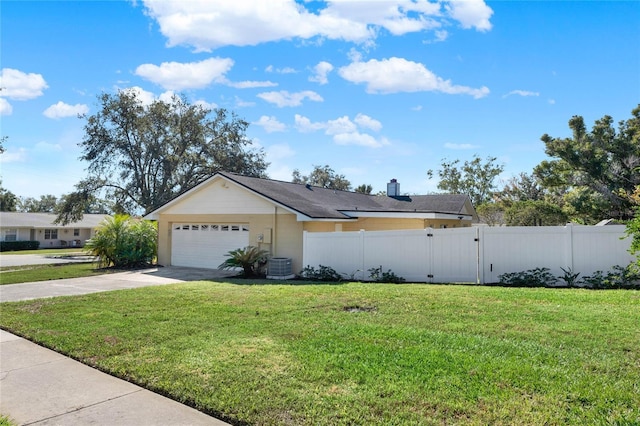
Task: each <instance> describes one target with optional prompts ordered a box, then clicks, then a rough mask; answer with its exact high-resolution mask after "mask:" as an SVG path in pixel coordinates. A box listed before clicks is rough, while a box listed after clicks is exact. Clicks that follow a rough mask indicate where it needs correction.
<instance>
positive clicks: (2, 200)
mask: <svg viewBox="0 0 640 426" xmlns="http://www.w3.org/2000/svg"><path fill="white" fill-rule="evenodd" d="M17 206H18V197H16V196H15V194H14V193H13V192H11V191H9V190H7V189H5V188H4V187H3V186H2V181H0V212H15V211H16V210H17Z"/></svg>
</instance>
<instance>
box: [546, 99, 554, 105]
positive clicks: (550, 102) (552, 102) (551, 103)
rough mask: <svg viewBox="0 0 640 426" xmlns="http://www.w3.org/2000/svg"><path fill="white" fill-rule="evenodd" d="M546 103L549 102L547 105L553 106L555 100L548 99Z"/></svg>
mask: <svg viewBox="0 0 640 426" xmlns="http://www.w3.org/2000/svg"><path fill="white" fill-rule="evenodd" d="M547 102H549V105H555V104H556V100H555V99H549V100H548V101H547Z"/></svg>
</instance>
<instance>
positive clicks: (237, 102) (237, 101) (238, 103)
mask: <svg viewBox="0 0 640 426" xmlns="http://www.w3.org/2000/svg"><path fill="white" fill-rule="evenodd" d="M235 105H236V108H246V107H252V106H255V105H256V103H255V102H252V101H245V100H244V99H242V98H240V97H238V96H236V97H235Z"/></svg>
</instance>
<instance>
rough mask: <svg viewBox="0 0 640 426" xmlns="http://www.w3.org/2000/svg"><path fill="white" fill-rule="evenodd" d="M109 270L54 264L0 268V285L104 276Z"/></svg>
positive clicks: (89, 265)
mask: <svg viewBox="0 0 640 426" xmlns="http://www.w3.org/2000/svg"><path fill="white" fill-rule="evenodd" d="M108 272H109V269H98V268H96V264H95V263H56V264H47V265H24V266H3V267H0V285H5V284H19V283H30V282H36V281H48V280H60V279H63V278H80V277H90V276H93V275H104V274H106V273H108Z"/></svg>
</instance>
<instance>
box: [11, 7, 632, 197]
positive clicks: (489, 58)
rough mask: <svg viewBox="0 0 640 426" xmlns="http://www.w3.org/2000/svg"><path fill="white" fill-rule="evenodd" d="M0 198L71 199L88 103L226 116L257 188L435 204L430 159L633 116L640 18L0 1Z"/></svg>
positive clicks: (588, 13) (537, 155)
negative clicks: (320, 180) (258, 153)
mask: <svg viewBox="0 0 640 426" xmlns="http://www.w3.org/2000/svg"><path fill="white" fill-rule="evenodd" d="M0 16H1V22H0V24H1V34H0V35H1V41H0V43H1V45H0V48H1V53H0V63H1V66H0V68H1V69H2V74H1V77H0V78H1V81H0V87H2V91H0V95H1V97H0V120H1V134H2V136H7V137H8V140H7V141H6V142H5V149H6V152H5V153H4V154H2V155H1V156H0V166H1V179H2V186H3V187H4V188H6V189H8V190H10V191H12V192H13V193H14V194H16V195H18V196H23V197H39V196H40V195H44V194H53V195H56V196H60V195H62V194H64V193H68V192H71V191H72V190H73V186H74V184H75V183H77V182H78V181H79V180H81V179H82V178H83V177H85V175H86V174H85V167H86V163H82V162H80V161H79V160H78V157H79V156H80V155H81V151H80V149H79V147H78V143H79V142H80V141H81V140H82V137H83V124H84V122H83V120H80V119H78V118H77V114H83V113H86V114H92V113H95V112H96V109H97V98H96V96H97V95H99V94H100V93H102V92H108V93H115V92H116V91H117V90H122V89H132V90H137V91H138V92H139V93H140V95H141V96H142V98H143V99H145V100H146V101H148V102H149V101H151V100H152V99H154V98H161V99H164V98H165V97H166V96H168V95H170V94H171V93H173V92H180V93H184V94H185V95H186V97H187V98H188V99H189V100H190V101H191V102H201V103H203V104H205V105H208V106H210V107H221V108H225V109H227V110H229V111H234V112H236V113H237V114H238V115H239V116H240V117H242V118H244V119H245V120H247V121H248V122H250V123H251V125H250V127H249V130H248V136H249V137H250V138H251V139H252V140H253V142H254V144H255V146H256V147H261V148H264V150H265V152H266V153H267V160H268V161H269V162H270V163H271V165H270V167H269V169H268V174H269V175H270V177H271V178H274V179H281V180H291V173H292V171H293V170H294V169H299V170H300V171H301V172H302V173H303V174H304V173H307V172H309V171H311V170H312V168H313V165H325V164H328V165H330V166H331V167H332V168H333V169H334V170H335V171H336V172H338V173H341V174H344V175H345V176H346V177H347V178H348V179H349V180H350V181H351V183H352V184H353V185H354V186H357V185H359V184H363V183H366V184H371V185H372V186H373V188H374V191H375V192H377V191H380V190H384V189H386V183H387V182H388V181H389V180H390V179H391V178H396V179H398V181H399V182H400V183H401V191H402V192H403V193H410V194H424V193H430V192H434V191H437V188H436V185H437V179H434V180H431V181H430V180H428V179H427V170H428V169H438V167H439V165H440V163H441V161H442V159H445V158H446V159H448V160H454V159H460V160H462V161H464V160H469V159H471V158H472V157H473V155H479V156H481V157H483V158H486V157H487V156H494V157H497V158H498V160H497V161H498V162H499V163H500V164H504V166H505V172H504V174H503V175H502V176H501V179H502V180H506V179H508V178H509V177H511V176H513V175H516V174H518V173H519V172H531V170H532V169H533V167H534V166H536V165H537V164H538V163H540V161H542V160H544V159H547V158H548V157H547V156H546V155H545V153H544V145H543V144H542V142H541V141H540V136H542V135H543V134H544V133H548V134H550V135H551V136H555V137H565V136H570V132H569V129H568V126H567V122H568V120H569V119H570V118H571V116H573V115H582V116H583V117H584V118H585V120H586V122H587V124H588V125H589V127H590V126H591V125H592V124H593V122H594V121H595V120H596V119H598V118H600V117H602V116H604V115H605V114H608V115H611V116H612V117H613V118H614V119H615V120H616V122H617V121H619V120H625V119H627V118H629V117H630V116H631V110H632V109H633V108H634V107H635V106H636V105H637V104H638V103H639V102H640V24H639V23H640V2H638V1H548V2H543V1H497V2H493V1H486V2H483V1H480V0H478V1H472V0H468V1H453V2H449V1H443V2H432V1H431V2H430V1H422V0H417V1H416V0H414V1H410V0H402V1H386V0H379V1H364V0H351V1H326V2H324V1H323V2H320V1H298V2H294V1H285V0H278V1H276V0H270V1H268V2H267V1H262V0H236V1H228V0H210V1H199V2H196V1H187V2H185V1H181V0H175V1H174V0H153V1H145V0H138V1H136V2H130V1H102V2H101V1H76V2H70V1H69V2H58V1H42V2H34V1H2V3H0Z"/></svg>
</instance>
